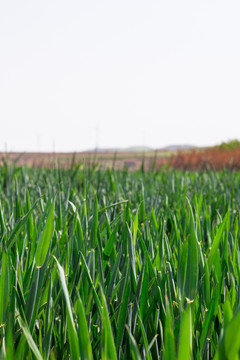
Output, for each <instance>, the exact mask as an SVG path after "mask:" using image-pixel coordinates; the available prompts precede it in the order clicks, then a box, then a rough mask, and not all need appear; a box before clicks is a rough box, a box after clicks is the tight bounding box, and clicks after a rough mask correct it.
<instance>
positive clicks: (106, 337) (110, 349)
mask: <svg viewBox="0 0 240 360" xmlns="http://www.w3.org/2000/svg"><path fill="white" fill-rule="evenodd" d="M101 298H102V305H103V310H102V359H103V360H117V352H116V348H115V344H114V335H113V332H112V327H111V323H110V319H109V315H108V309H107V304H106V299H105V296H104V294H103V291H102V290H101Z"/></svg>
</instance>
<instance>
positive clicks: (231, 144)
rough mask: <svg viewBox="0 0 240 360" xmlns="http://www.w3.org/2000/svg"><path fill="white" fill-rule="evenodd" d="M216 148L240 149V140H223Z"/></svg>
mask: <svg viewBox="0 0 240 360" xmlns="http://www.w3.org/2000/svg"><path fill="white" fill-rule="evenodd" d="M215 148H217V149H222V150H235V149H240V141H239V140H237V139H234V140H230V141H227V142H222V143H221V144H220V145H217V146H215Z"/></svg>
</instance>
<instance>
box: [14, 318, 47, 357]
mask: <svg viewBox="0 0 240 360" xmlns="http://www.w3.org/2000/svg"><path fill="white" fill-rule="evenodd" d="M17 320H18V323H19V325H20V328H21V329H22V331H23V333H24V335H25V338H26V340H27V343H28V345H29V347H30V349H31V350H32V352H33V353H34V355H35V356H36V358H37V359H38V360H43V358H42V355H41V354H40V351H39V350H38V347H37V345H36V343H35V342H34V340H33V338H32V335H31V334H30V331H29V328H28V326H27V324H26V323H25V322H24V321H23V320H22V318H21V317H20V315H18V316H17Z"/></svg>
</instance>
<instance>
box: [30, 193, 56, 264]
mask: <svg viewBox="0 0 240 360" xmlns="http://www.w3.org/2000/svg"><path fill="white" fill-rule="evenodd" d="M54 208H55V198H54V199H53V202H52V206H51V208H50V211H49V214H48V217H47V221H46V224H45V226H44V229H43V232H42V235H41V237H40V239H39V241H38V244H37V250H36V256H35V263H36V267H37V268H39V267H42V266H43V264H44V262H45V259H46V256H47V253H48V249H49V245H50V242H51V238H52V233H53V227H54Z"/></svg>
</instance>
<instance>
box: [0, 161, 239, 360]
mask: <svg viewBox="0 0 240 360" xmlns="http://www.w3.org/2000/svg"><path fill="white" fill-rule="evenodd" d="M239 209H240V173H239V172H228V171H223V172H220V173H216V172H210V171H209V172H202V173H191V172H184V173H183V172H177V171H162V172H155V171H152V172H143V171H139V172H134V173H133V172H127V171H110V170H98V169H97V168H84V167H83V166H81V167H80V168H75V167H74V166H73V167H72V168H70V169H67V170H64V169H61V168H54V169H32V168H24V167H16V166H9V165H8V164H7V163H5V165H4V166H3V167H0V250H1V251H0V358H1V359H70V358H71V359H78V358H80V359H149V360H151V359H179V360H184V359H212V358H215V359H239V354H240V352H239V350H240V310H239V303H240V289H239V276H240V263H239V262H240V251H239V250H240V236H239V221H240V214H239Z"/></svg>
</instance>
